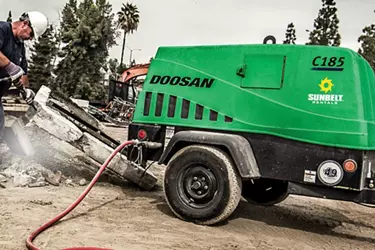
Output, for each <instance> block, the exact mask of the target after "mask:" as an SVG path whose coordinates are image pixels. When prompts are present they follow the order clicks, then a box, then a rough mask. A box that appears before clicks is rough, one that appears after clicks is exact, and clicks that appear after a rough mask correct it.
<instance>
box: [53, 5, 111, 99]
mask: <svg viewBox="0 0 375 250" xmlns="http://www.w3.org/2000/svg"><path fill="white" fill-rule="evenodd" d="M114 16H115V15H114V14H113V13H112V6H111V5H110V4H109V3H108V2H107V0H97V1H96V2H95V3H94V1H93V0H83V1H82V2H81V3H80V4H79V5H78V7H77V1H76V0H70V1H69V3H67V4H66V5H65V7H64V10H63V12H62V19H63V20H64V19H65V20H66V23H64V22H62V27H61V33H60V37H61V41H62V44H63V47H62V49H61V51H60V53H59V56H60V57H62V59H61V61H60V62H59V64H58V66H57V70H56V75H57V78H56V87H57V89H59V90H60V92H62V93H64V94H66V95H67V96H72V97H75V98H82V99H91V100H93V99H103V98H104V97H105V88H104V85H103V77H104V72H105V71H107V57H108V55H109V48H110V47H111V46H113V45H115V44H116V29H115V27H116V26H115V21H114Z"/></svg>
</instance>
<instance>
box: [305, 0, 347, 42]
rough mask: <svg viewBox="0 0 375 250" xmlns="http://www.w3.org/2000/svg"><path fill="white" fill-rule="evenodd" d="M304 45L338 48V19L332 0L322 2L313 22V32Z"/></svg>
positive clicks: (339, 36) (339, 38)
mask: <svg viewBox="0 0 375 250" xmlns="http://www.w3.org/2000/svg"><path fill="white" fill-rule="evenodd" d="M306 44H308V45H327V46H340V44H341V35H340V33H339V18H338V16H337V8H336V2H335V1H334V0H322V8H321V9H320V10H319V14H318V17H317V18H316V19H315V20H314V30H312V31H311V32H310V35H309V42H307V43H306Z"/></svg>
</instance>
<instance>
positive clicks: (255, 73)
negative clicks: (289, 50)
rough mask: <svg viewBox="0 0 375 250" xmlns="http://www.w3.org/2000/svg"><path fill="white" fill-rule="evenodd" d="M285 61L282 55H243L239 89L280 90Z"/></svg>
mask: <svg viewBox="0 0 375 250" xmlns="http://www.w3.org/2000/svg"><path fill="white" fill-rule="evenodd" d="M285 60H286V57H285V56H284V55H272V54H271V55H264V54H249V55H245V56H244V66H243V67H242V71H241V72H243V75H242V76H243V80H242V82H241V87H243V88H265V89H280V88H281V87H282V84H283V80H284V69H285Z"/></svg>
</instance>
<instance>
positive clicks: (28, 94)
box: [20, 88, 35, 105]
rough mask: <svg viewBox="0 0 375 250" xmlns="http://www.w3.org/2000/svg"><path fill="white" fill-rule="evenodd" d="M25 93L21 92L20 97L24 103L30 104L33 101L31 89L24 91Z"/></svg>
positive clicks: (33, 96)
mask: <svg viewBox="0 0 375 250" xmlns="http://www.w3.org/2000/svg"><path fill="white" fill-rule="evenodd" d="M24 90H25V91H22V92H21V93H20V95H21V97H22V98H23V99H24V100H25V101H26V103H27V104H29V105H30V104H31V103H33V101H34V98H35V93H34V91H32V90H31V89H26V88H25V89H24Z"/></svg>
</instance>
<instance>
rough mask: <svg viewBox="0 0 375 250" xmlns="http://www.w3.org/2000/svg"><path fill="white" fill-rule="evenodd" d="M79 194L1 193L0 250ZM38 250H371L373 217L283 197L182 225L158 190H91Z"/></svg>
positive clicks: (44, 190) (13, 247)
mask: <svg viewBox="0 0 375 250" xmlns="http://www.w3.org/2000/svg"><path fill="white" fill-rule="evenodd" d="M84 188H85V187H80V186H77V187H67V186H61V187H53V186H47V187H41V188H12V187H7V188H6V189H0V199H1V203H0V249H7V250H21V249H26V247H25V246H24V242H25V239H26V238H27V236H28V235H29V234H30V233H31V232H32V231H33V230H35V229H36V228H37V227H38V226H40V225H42V224H43V223H45V222H47V220H49V219H51V218H53V217H54V216H56V215H57V214H59V213H60V212H62V211H63V210H64V209H65V208H67V207H68V206H69V205H70V204H71V203H72V202H73V201H74V200H75V199H76V198H77V197H78V196H79V194H80V193H81V192H82V191H83V190H84ZM35 244H36V245H37V246H38V247H40V248H41V249H43V250H46V249H62V248H67V247H74V246H96V247H107V248H111V249H196V250H200V249H202V250H216V249H217V250H218V249H224V250H229V249H298V250H300V249H340V250H343V249H374V248H375V217H374V210H372V209H371V208H366V207H362V206H359V205H356V204H352V203H345V202H337V201H327V200H320V199H313V198H306V197H289V198H288V199H287V200H285V201H284V202H283V203H281V204H279V205H277V206H274V207H269V208H264V207H257V206H253V205H250V204H248V203H246V202H245V201H241V203H240V205H239V207H238V209H237V210H236V211H235V213H234V214H233V215H232V216H231V217H230V219H229V220H228V221H227V222H226V223H222V224H221V225H218V226H214V227H206V226H198V225H194V224H192V223H187V222H183V221H181V220H179V219H177V218H176V217H174V216H173V214H172V213H171V212H170V210H169V208H168V206H167V205H166V202H165V201H164V198H163V196H162V192H161V190H160V189H159V190H156V191H153V192H141V191H138V190H137V188H135V187H132V186H129V187H121V188H120V187H117V186H112V185H108V184H105V183H99V184H98V185H96V186H94V188H93V189H92V191H91V192H90V193H89V195H88V196H87V197H86V198H85V199H84V200H83V202H82V203H81V204H80V205H79V206H78V207H77V208H76V209H75V210H74V211H73V212H72V213H71V214H69V215H67V217H66V218H64V219H63V221H62V222H61V223H59V224H57V225H56V226H54V227H53V228H50V229H48V230H47V231H45V232H44V233H42V234H41V235H39V237H38V238H37V239H36V241H35Z"/></svg>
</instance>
